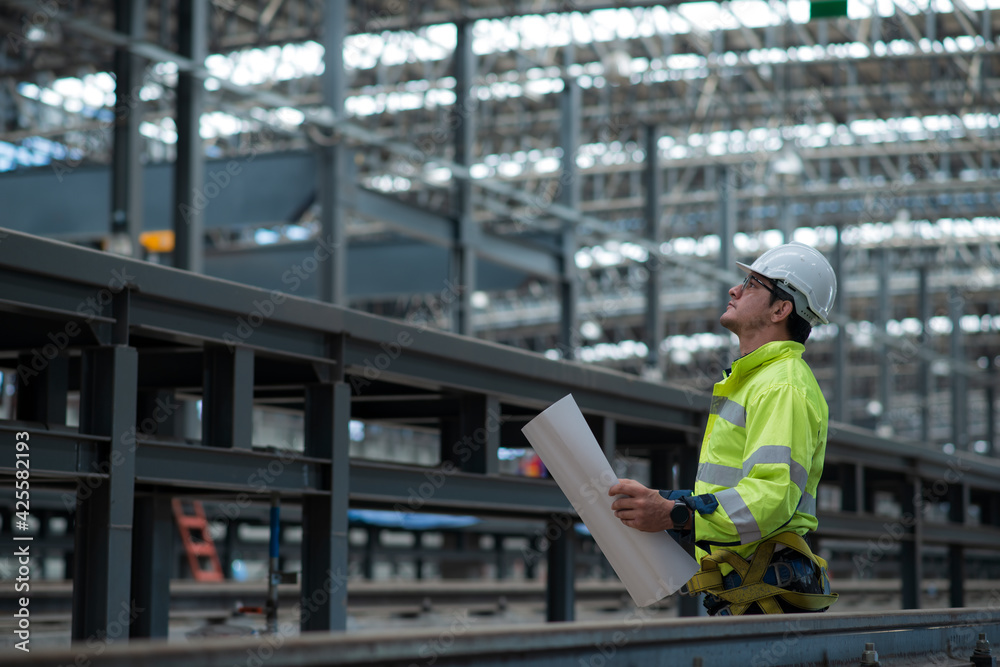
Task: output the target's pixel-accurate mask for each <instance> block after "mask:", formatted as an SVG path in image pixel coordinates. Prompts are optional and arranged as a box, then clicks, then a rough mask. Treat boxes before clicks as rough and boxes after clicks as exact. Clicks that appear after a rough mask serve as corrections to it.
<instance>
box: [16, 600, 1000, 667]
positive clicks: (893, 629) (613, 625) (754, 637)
mask: <svg viewBox="0 0 1000 667" xmlns="http://www.w3.org/2000/svg"><path fill="white" fill-rule="evenodd" d="M737 621H738V622H737ZM719 625H720V624H719V622H718V621H717V620H713V619H658V618H654V617H652V616H651V615H649V614H648V613H646V612H644V611H643V610H641V609H640V610H635V611H633V612H630V613H629V614H627V615H626V616H625V617H624V618H623V619H621V620H617V621H608V620H601V621H593V622H586V623H581V622H577V623H566V624H558V625H546V626H542V627H525V626H506V627H489V628H479V627H466V626H464V625H461V626H460V627H461V628H462V631H461V632H452V633H451V634H454V635H455V636H454V637H453V639H454V641H451V639H452V637H451V634H449V635H448V637H449V641H448V646H447V648H446V649H444V650H440V651H438V652H436V653H435V654H434V656H435V659H436V662H435V664H436V665H442V666H444V667H451V666H458V665H469V664H476V665H483V666H484V667H494V666H497V667H499V666H500V665H510V664H511V662H512V660H515V659H516V661H517V663H518V664H520V665H523V666H524V667H574V666H578V665H580V664H603V663H600V660H599V659H605V660H606V658H605V652H607V653H610V652H611V651H612V650H613V651H614V661H615V662H621V663H623V664H636V665H639V664H642V665H665V664H671V665H696V664H698V663H702V664H705V665H719V666H730V665H732V666H741V665H746V664H753V663H754V662H757V663H764V664H770V665H775V666H777V665H811V664H831V665H850V664H858V663H859V661H860V659H861V655H862V652H863V651H864V650H865V644H866V643H869V642H870V643H873V644H874V646H875V650H876V651H877V652H878V654H879V656H880V659H881V660H883V661H885V662H889V663H898V664H907V663H910V664H920V663H925V664H926V663H933V662H944V663H945V664H947V662H948V660H949V656H955V660H956V662H955V664H967V663H968V662H969V661H968V660H965V659H966V658H967V657H969V656H971V655H972V654H973V651H974V650H975V648H976V643H977V639H978V635H979V633H985V634H986V635H987V638H990V637H994V636H998V635H1000V619H998V616H997V613H996V610H995V609H991V608H988V607H987V608H982V609H963V610H940V609H934V610H919V611H905V612H896V613H885V612H875V613H863V612H862V613H845V612H827V613H824V614H801V615H795V616H794V617H792V618H789V617H787V616H783V615H775V616H767V615H764V616H754V617H748V618H746V620H744V619H736V621H732V620H730V621H727V623H726V631H725V632H720V627H719ZM441 633H442V631H441V628H427V629H422V630H413V631H408V632H405V633H394V634H390V635H385V634H382V635H380V636H378V637H375V638H372V637H360V638H359V637H358V636H355V635H351V634H340V633H335V634H327V635H315V636H302V637H286V638H283V641H282V645H281V647H280V650H275V648H276V647H275V639H274V638H273V637H266V636H264V637H250V638H246V639H245V640H243V641H234V640H232V639H231V638H221V639H207V640H203V641H200V642H198V644H197V646H192V645H185V644H180V643H178V644H168V645H160V644H146V643H135V644H133V645H130V646H120V647H119V646H114V647H110V648H108V649H107V650H105V651H103V652H102V654H101V655H100V661H101V664H102V665H105V666H106V667H134V666H137V665H143V666H144V667H173V666H174V665H177V664H179V663H183V664H186V665H190V667H207V666H208V665H220V664H227V665H228V664H237V663H242V662H243V661H245V660H246V659H247V655H248V652H249V654H250V655H251V656H259V655H267V654H271V653H273V656H272V657H271V658H270V659H269V661H268V664H269V665H271V666H272V667H292V666H293V665H294V666H295V667H313V666H319V665H331V664H336V665H345V666H347V665H357V666H359V667H360V666H361V665H370V664H371V663H372V660H373V658H372V656H373V654H375V655H376V656H377V658H376V659H377V660H378V661H381V662H383V663H387V664H403V663H409V662H412V661H414V657H415V656H419V655H420V654H421V650H424V651H425V652H426V650H427V648H428V647H430V646H435V645H440V644H441ZM435 642H437V644H435ZM602 649H603V651H602ZM95 653H96V650H95V649H84V651H83V652H81V649H80V648H72V649H71V648H60V649H54V650H48V651H44V652H42V651H39V652H37V653H36V652H34V651H33V652H32V656H31V661H30V663H31V665H32V667H58V666H61V665H66V664H72V663H73V661H74V660H75V658H76V657H77V656H80V655H82V656H84V657H87V658H90V657H91V656H93V655H94V654H95ZM961 660H965V663H962V662H960V661H961Z"/></svg>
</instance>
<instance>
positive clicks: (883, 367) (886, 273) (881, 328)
mask: <svg viewBox="0 0 1000 667" xmlns="http://www.w3.org/2000/svg"><path fill="white" fill-rule="evenodd" d="M876 261H877V262H878V305H877V306H876V311H875V326H876V328H877V330H878V332H879V334H880V335H884V338H883V340H886V339H888V335H889V332H888V330H887V328H886V327H887V326H888V322H889V320H890V319H891V318H892V306H891V304H890V299H889V294H890V290H889V280H890V279H891V275H892V257H891V255H890V251H889V249H888V248H882V249H880V250H879V251H878V253H877V258H876ZM889 352H890V348H889V347H888V346H883V347H882V350H881V354H879V355H878V401H879V403H880V404H881V406H882V412H881V413H880V414H879V416H878V420H877V422H878V424H879V426H880V427H883V428H884V427H886V426H888V427H889V429H890V431H889V432H888V433H884V435H891V428H892V419H891V418H890V415H889V413H890V410H891V407H892V403H891V401H892V381H893V378H894V377H895V373H893V372H892V371H891V369H890V367H889V362H890V355H889Z"/></svg>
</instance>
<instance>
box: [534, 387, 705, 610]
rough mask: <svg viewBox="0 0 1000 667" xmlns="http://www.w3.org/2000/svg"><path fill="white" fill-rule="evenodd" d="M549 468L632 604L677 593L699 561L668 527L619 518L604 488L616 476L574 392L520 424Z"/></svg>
mask: <svg viewBox="0 0 1000 667" xmlns="http://www.w3.org/2000/svg"><path fill="white" fill-rule="evenodd" d="M521 432H522V433H524V435H525V437H526V438H527V439H528V442H530V443H531V446H532V447H534V449H535V451H536V452H537V453H538V456H539V457H541V459H542V462H543V463H545V467H546V468H548V471H549V474H551V475H552V477H553V479H555V480H556V483H557V484H558V485H559V488H560V489H562V492H563V493H564V494H566V497H567V498H568V499H569V501H570V503H572V505H573V509H575V510H576V512H577V514H578V515H579V516H580V519H582V520H583V522H584V523H585V524H586V525H587V528H588V529H589V530H590V533H591V535H593V536H594V540H595V541H596V542H597V545H598V546H599V547H600V548H601V551H603V552H604V555H605V556H606V557H607V559H608V562H609V563H611V567H613V568H614V569H615V572H617V573H618V577H619V578H620V579H621V580H622V583H624V584H625V588H626V589H627V590H628V592H629V595H631V596H632V600H634V601H635V603H636V605H638V606H640V607H647V606H649V605H651V604H653V603H654V602H656V601H657V600H660V599H662V598H664V597H666V596H668V595H671V594H673V593H675V592H676V591H677V590H678V589H680V587H681V586H683V585H684V584H686V583H687V582H688V580H689V579H690V578H691V577H692V575H694V573H695V572H697V571H698V563H697V562H696V561H695V560H694V559H693V558H691V556H689V555H688V554H687V552H685V551H684V549H683V548H682V547H681V546H680V545H679V544H677V543H676V542H674V540H673V539H672V538H671V537H670V536H669V535H667V533H666V532H657V533H646V532H642V531H639V530H635V529H634V528H629V527H627V526H625V525H624V524H622V522H621V521H619V520H618V519H617V518H616V517H615V514H614V510H612V509H611V503H613V502H614V501H615V499H614V498H613V497H611V496H609V495H608V490H609V489H610V488H611V487H612V486H614V485H615V483H616V482H617V481H618V477H617V476H616V475H615V473H614V471H613V470H612V469H611V464H610V463H609V462H608V459H607V458H606V457H605V455H604V451H603V450H602V449H601V446H600V445H599V444H597V439H596V438H595V437H594V434H593V432H591V430H590V427H589V426H588V425H587V420H586V419H584V417H583V413H582V412H580V408H579V407H577V405H576V401H575V400H573V395H572V394H569V395H568V396H565V397H564V398H562V399H560V400H559V401H556V402H555V403H553V404H552V405H551V406H549V407H548V409H546V410H545V411H544V412H542V413H541V414H540V415H538V416H537V417H535V418H534V419H532V420H531V421H530V422H528V423H527V424H526V425H525V426H524V427H523V428H522V429H521Z"/></svg>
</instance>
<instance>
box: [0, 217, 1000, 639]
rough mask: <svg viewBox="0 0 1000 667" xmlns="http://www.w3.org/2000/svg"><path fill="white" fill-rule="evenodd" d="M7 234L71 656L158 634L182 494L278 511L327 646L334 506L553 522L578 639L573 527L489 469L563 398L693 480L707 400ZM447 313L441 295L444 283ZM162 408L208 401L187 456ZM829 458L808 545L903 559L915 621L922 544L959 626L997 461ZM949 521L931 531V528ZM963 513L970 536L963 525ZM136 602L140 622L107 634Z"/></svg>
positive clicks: (554, 558)
mask: <svg viewBox="0 0 1000 667" xmlns="http://www.w3.org/2000/svg"><path fill="white" fill-rule="evenodd" d="M3 234H4V235H3V236H2V237H0V279H2V280H3V282H4V285H5V286H6V290H5V294H4V297H3V299H2V300H0V310H3V311H4V312H6V313H7V314H8V319H9V321H10V322H11V325H10V326H8V327H5V328H4V331H3V333H2V334H0V366H2V367H4V368H6V369H7V371H8V372H12V373H15V374H17V375H18V376H19V378H21V382H20V383H19V384H18V389H17V394H16V396H15V399H16V404H17V411H16V415H14V419H12V420H9V421H2V422H0V433H4V434H7V435H6V436H5V437H13V434H14V433H15V432H27V433H29V434H30V452H31V480H32V485H33V488H49V487H51V488H53V489H56V490H62V491H64V492H65V493H66V498H68V499H69V501H70V502H71V504H75V507H76V520H75V538H76V543H75V553H76V556H75V575H74V581H76V582H77V586H75V587H74V603H73V637H74V639H76V640H84V639H88V638H93V637H106V638H107V639H108V640H109V641H114V640H121V639H124V638H125V637H126V636H127V635H129V634H130V633H131V636H133V637H150V636H153V637H156V636H161V637H162V636H165V634H166V621H167V612H168V610H169V604H168V603H167V600H168V597H167V591H168V584H169V572H170V569H169V568H168V567H167V566H166V563H165V562H164V559H166V558H169V554H170V553H172V551H171V550H169V549H163V548H158V546H157V545H162V544H164V543H166V542H167V541H168V540H169V536H170V531H171V530H172V525H171V523H170V521H169V512H168V511H165V508H167V507H169V502H170V498H171V497H173V496H176V495H187V496H193V497H213V498H221V499H228V500H230V501H234V500H235V501H236V502H238V503H244V504H249V503H254V502H262V503H267V502H269V500H270V498H271V495H272V494H278V495H279V496H280V497H281V498H283V499H286V500H287V502H292V503H299V504H301V506H302V522H303V541H302V554H303V580H302V591H303V592H302V606H303V609H309V610H310V612H309V613H303V615H302V619H301V625H302V629H303V630H331V629H344V628H345V622H346V616H345V615H346V607H345V604H344V603H345V596H346V571H347V570H346V566H347V560H346V559H347V546H346V528H347V508H348V505H349V504H351V505H354V506H362V507H376V508H393V509H397V510H402V511H430V512H435V511H437V512H460V513H463V514H468V513H472V514H479V515H502V516H511V517H531V518H536V519H537V518H541V519H544V520H546V521H548V522H550V523H551V526H550V528H551V530H548V531H546V535H547V537H550V548H549V549H548V550H547V558H548V562H549V573H550V579H549V583H548V609H549V618H550V620H568V619H571V618H572V615H573V600H574V597H573V596H574V594H573V590H574V589H573V581H572V574H571V573H572V567H571V563H572V562H573V550H572V549H571V548H569V547H570V544H571V542H570V540H569V539H568V535H567V532H566V530H565V526H566V525H567V522H566V521H567V517H572V515H573V510H572V508H571V507H570V506H569V504H568V502H567V501H566V499H565V498H564V497H563V495H562V493H561V492H560V491H559V489H558V487H556V486H555V485H554V484H553V483H552V482H551V480H535V479H528V478H518V477H508V476H504V475H499V474H498V473H497V470H498V459H497V449H498V447H500V446H501V444H502V445H504V446H521V445H524V444H526V443H524V441H523V436H522V435H521V434H520V431H519V428H520V426H521V425H522V424H523V423H524V422H525V421H527V420H528V419H530V418H531V417H532V416H533V415H534V414H536V413H537V412H538V411H539V410H540V409H542V408H544V407H546V406H547V405H548V404H549V403H551V402H552V401H554V400H556V399H558V398H560V397H562V396H564V395H565V394H567V393H573V394H574V396H575V398H576V400H577V402H578V403H579V405H580V406H581V408H582V409H583V410H584V412H585V414H586V415H587V417H588V419H589V421H590V423H591V425H592V427H593V429H594V431H595V433H596V434H597V435H598V436H599V440H600V441H601V443H602V445H603V446H604V448H605V450H606V452H607V453H608V455H609V456H611V455H613V454H614V452H615V451H616V450H619V449H620V450H627V451H629V452H630V453H631V454H633V455H645V456H648V457H649V458H650V459H651V461H652V466H651V468H652V471H653V478H652V479H651V483H652V484H653V485H654V486H657V487H659V488H682V485H684V484H685V482H687V483H690V480H691V479H693V477H694V468H695V466H696V462H697V441H698V436H699V435H700V432H701V429H702V426H703V423H704V421H705V419H706V418H707V410H708V403H709V401H708V395H707V394H704V393H702V392H699V391H695V390H692V389H690V388H683V387H677V386H673V385H670V384H665V383H653V382H646V381H642V380H639V379H637V378H635V377H634V376H630V375H627V374H624V373H620V372H616V371H612V370H607V369H601V368H598V367H593V366H587V365H584V364H580V363H578V362H567V361H555V360H548V359H545V358H543V357H541V356H539V355H537V354H533V353H529V352H524V351H520V350H515V349H513V348H510V347H508V346H502V345H497V344H494V343H489V342H486V341H478V340H475V339H472V338H468V337H462V336H456V335H454V334H451V333H447V332H441V331H438V330H435V329H433V328H431V327H428V326H425V325H423V324H422V323H421V322H419V321H413V322H399V321H395V320H391V319H386V318H381V317H376V316H372V315H368V314H365V313H360V312H357V311H353V310H349V309H345V308H342V307H338V306H335V305H332V304H325V303H322V302H318V301H314V300H308V299H301V298H297V297H294V296H287V295H284V294H282V293H280V292H277V291H267V290H262V289H259V288H253V287H249V286H245V285H239V284H235V283H231V282H227V281H222V280H219V279H215V278H209V277H206V276H200V275H197V274H193V273H190V272H185V271H179V270H177V269H173V268H170V267H163V266H157V265H155V264H151V263H148V262H142V261H138V260H131V259H126V258H121V257H117V256H115V255H111V254H108V253H102V252H98V251H93V250H88V249H84V248H80V247H77V246H73V245H69V244H65V243H62V242H57V241H52V240H45V239H41V238H37V237H32V236H30V235H25V234H21V233H18V232H14V231H5V232H3ZM327 261H329V258H327ZM441 295H442V297H441V298H442V299H443V300H447V299H449V298H452V299H453V298H454V297H455V295H454V294H453V293H452V292H449V291H448V290H447V286H446V285H445V286H444V287H443V291H442V293H441ZM72 391H79V392H80V398H81V412H80V414H81V417H80V422H79V425H78V426H69V425H66V423H65V415H66V402H67V394H68V393H69V392H72ZM179 395H184V396H188V397H200V399H201V401H202V432H201V439H200V440H194V441H191V440H188V439H186V438H183V437H179V436H177V435H176V433H178V432H179V431H178V429H177V428H176V420H177V419H178V418H179V414H181V412H180V411H176V414H174V413H172V412H171V411H169V410H165V409H164V408H163V406H164V405H168V406H169V405H170V404H171V400H172V397H176V396H179ZM255 405H256V406H275V405H278V406H281V407H282V408H283V409H291V410H298V411H301V412H302V414H304V442H305V444H304V449H303V450H302V451H291V450H287V449H276V448H273V447H266V446H264V447H260V446H258V447H253V446H251V443H252V441H253V439H252V435H253V434H252V426H251V424H252V412H253V408H254V406H255ZM352 417H353V418H356V419H362V420H374V421H385V422H391V423H395V424H401V425H408V426H411V427H414V428H425V429H432V430H434V431H437V432H438V433H439V434H440V442H441V449H440V464H439V465H437V466H433V467H429V468H428V467H422V466H404V465H395V464H386V463H373V462H365V461H361V460H351V459H350V458H349V457H348V454H347V452H348V439H349V433H348V431H349V426H348V424H349V421H350V419H351V418H352ZM827 459H828V464H827V472H826V474H825V477H824V484H831V485H834V486H836V487H838V488H840V489H841V499H840V501H839V506H837V507H833V506H827V505H823V504H821V512H820V524H821V526H822V530H823V532H822V533H821V537H832V538H838V539H839V538H848V539H870V540H873V541H876V543H879V544H880V543H881V541H882V540H883V538H885V539H887V540H889V541H890V542H891V543H892V544H893V545H898V547H899V549H900V556H899V560H900V562H901V564H902V567H903V576H902V582H903V602H904V606H906V607H918V606H919V605H920V598H919V583H920V581H921V580H922V554H921V551H922V546H923V545H924V544H945V545H948V546H949V549H950V551H949V563H950V566H949V567H950V569H949V571H950V574H951V584H952V585H951V588H950V595H951V597H950V600H951V603H952V604H953V605H954V606H961V605H962V602H963V595H964V591H963V581H964V570H963V562H964V560H963V553H964V551H963V550H964V549H967V548H976V549H988V550H1000V494H998V493H997V492H998V491H1000V463H998V462H996V461H995V460H993V459H982V457H977V456H974V455H971V454H967V453H963V452H956V453H955V454H952V455H946V454H944V453H943V452H940V451H938V450H935V449H930V448H926V447H921V446H917V445H914V444H911V443H907V442H902V441H898V440H890V439H885V438H880V437H877V436H875V435H874V434H872V433H871V432H869V431H865V430H863V429H859V428H856V427H852V426H848V425H844V424H839V423H833V424H832V425H831V429H830V442H829V447H828V454H827ZM674 469H676V471H677V477H676V478H675V477H674V475H673V473H672V472H671V471H672V470H674ZM14 473H15V468H14V466H13V465H12V464H11V463H10V462H9V461H4V462H2V465H0V479H3V480H5V481H8V482H10V483H11V484H12V482H13V478H14V477H13V476H14ZM878 493H883V494H885V493H888V494H891V495H892V496H894V497H895V498H896V499H897V501H898V503H899V506H900V513H899V514H898V515H897V516H894V517H892V518H890V519H887V517H886V516H881V515H879V514H878V513H877V512H876V510H877V508H876V502H875V496H876V494H878ZM11 497H12V496H11ZM945 501H947V502H949V503H950V514H949V521H948V522H946V523H940V522H934V521H933V520H931V519H929V518H927V517H926V516H925V514H927V509H926V508H927V507H929V506H936V505H937V504H939V503H941V502H945ZM973 505H975V506H976V507H978V509H979V516H980V522H979V525H970V522H969V518H968V517H969V513H968V511H967V510H968V509H969V508H970V507H971V506H973ZM887 521H892V523H891V524H887ZM887 525H889V526H891V527H892V528H893V530H892V531H890V532H889V533H887V531H889V528H887V527H886V526H887ZM887 535H888V536H887ZM884 556H885V553H884V552H883V553H881V554H875V555H870V556H869V558H870V559H874V560H875V561H877V560H878V559H879V558H881V557H884ZM128 573H130V574H128ZM861 574H864V572H861ZM320 598H322V600H321V601H319V602H317V601H318V600H320ZM130 601H134V603H135V605H136V607H137V608H139V609H142V611H141V612H137V614H136V618H135V619H134V620H133V621H132V622H131V623H130V624H122V623H120V622H119V621H118V620H117V619H118V618H119V616H120V614H121V609H122V605H123V604H124V605H125V608H126V609H130V606H129V605H130Z"/></svg>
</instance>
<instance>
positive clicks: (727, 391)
mask: <svg viewBox="0 0 1000 667" xmlns="http://www.w3.org/2000/svg"><path fill="white" fill-rule="evenodd" d="M737 266H739V267H740V268H741V269H742V270H743V271H745V272H746V274H747V275H746V279H745V280H744V281H743V283H742V284H740V285H737V286H735V287H732V288H731V289H730V290H729V295H730V297H732V300H731V301H730V302H729V304H728V305H727V306H726V311H725V312H724V313H723V314H722V316H721V317H720V318H719V321H720V322H721V323H722V325H723V326H725V327H726V328H727V329H729V330H730V331H732V332H733V333H734V334H736V336H737V337H738V338H739V343H740V358H739V359H737V360H736V361H735V362H734V363H733V366H732V368H731V369H729V370H728V371H726V372H725V373H724V377H723V379H722V381H720V382H718V383H717V384H716V385H715V388H714V391H713V392H712V404H711V411H710V415H709V418H708V424H707V426H706V429H705V436H704V438H703V440H702V446H701V455H700V458H699V465H698V475H697V480H696V481H695V487H694V491H693V492H691V491H655V490H652V489H648V488H646V487H645V486H643V485H642V484H640V483H638V482H636V481H634V480H629V479H623V480H619V481H618V483H617V484H615V485H614V486H612V487H611V489H610V491H609V495H612V496H621V497H619V498H618V499H617V500H616V501H615V502H614V503H613V504H612V509H613V510H614V511H615V516H617V517H618V518H619V519H620V520H621V522H622V523H623V524H624V525H626V526H629V527H630V528H635V529H637V530H643V531H648V532H654V531H659V530H676V531H678V532H679V533H680V534H681V536H682V537H683V538H685V539H691V540H693V541H694V544H695V547H696V555H697V557H698V559H699V561H700V562H701V570H700V571H699V572H698V574H696V575H695V576H694V577H693V578H692V579H691V581H690V582H688V586H687V589H688V592H690V593H692V594H695V593H699V592H705V593H707V595H706V599H705V606H706V607H707V608H708V610H709V613H711V614H713V615H715V614H721V615H740V614H754V613H757V614H759V613H785V612H794V611H822V610H824V609H826V608H827V607H829V606H830V605H831V604H833V602H834V601H835V600H836V596H835V595H830V594H829V581H828V580H827V578H826V569H825V568H826V563H825V561H823V560H822V559H820V558H818V557H817V556H815V555H813V554H812V552H811V551H810V550H809V547H808V545H807V544H806V542H805V541H804V539H803V536H805V535H806V533H808V532H809V531H812V530H815V528H816V526H817V520H816V489H817V487H818V485H819V480H820V476H821V475H822V473H823V456H824V454H825V451H826V435H827V423H828V420H829V409H828V407H827V404H826V400H825V399H824V398H823V394H822V392H821V391H820V388H819V385H818V384H817V383H816V378H815V377H814V376H813V373H812V371H811V370H810V369H809V366H808V365H807V364H806V363H805V362H804V361H803V360H802V352H803V351H804V350H805V346H804V343H805V341H806V339H807V338H808V337H809V334H810V332H811V330H812V327H813V326H814V325H816V324H820V323H824V324H826V323H828V322H829V320H828V315H829V312H830V308H831V307H832V306H833V301H834V298H835V297H836V294H837V279H836V276H835V275H834V272H833V269H832V267H831V266H830V263H829V262H827V260H826V258H824V257H823V256H822V255H821V254H820V253H819V252H818V251H816V250H815V249H813V248H811V247H809V246H807V245H805V244H802V243H795V242H793V243H788V244H785V245H782V246H779V247H777V248H772V249H771V250H768V251H767V252H765V253H764V254H763V255H761V256H760V257H759V258H758V259H757V261H755V262H754V263H753V265H751V266H747V265H746V264H741V263H737Z"/></svg>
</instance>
